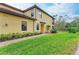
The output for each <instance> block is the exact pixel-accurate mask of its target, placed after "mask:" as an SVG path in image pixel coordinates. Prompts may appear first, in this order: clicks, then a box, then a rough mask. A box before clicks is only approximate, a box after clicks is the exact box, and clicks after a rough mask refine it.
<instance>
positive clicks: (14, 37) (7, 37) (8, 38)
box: [0, 32, 40, 41]
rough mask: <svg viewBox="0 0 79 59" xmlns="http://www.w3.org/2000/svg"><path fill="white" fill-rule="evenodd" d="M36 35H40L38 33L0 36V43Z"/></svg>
mask: <svg viewBox="0 0 79 59" xmlns="http://www.w3.org/2000/svg"><path fill="white" fill-rule="evenodd" d="M38 34H40V33H38V32H34V33H31V32H28V33H26V32H23V33H12V34H1V35H0V41H6V40H10V39H16V38H22V37H27V36H33V35H38Z"/></svg>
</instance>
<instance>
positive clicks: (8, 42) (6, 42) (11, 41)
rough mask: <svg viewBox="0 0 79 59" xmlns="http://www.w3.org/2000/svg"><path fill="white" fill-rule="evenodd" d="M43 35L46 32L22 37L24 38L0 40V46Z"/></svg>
mask: <svg viewBox="0 0 79 59" xmlns="http://www.w3.org/2000/svg"><path fill="white" fill-rule="evenodd" d="M43 35H47V34H40V35H35V36H29V37H24V38H19V39H14V40H8V41H4V42H0V47H3V46H6V45H9V44H12V43H17V42H21V41H23V40H27V39H30V38H36V37H40V36H43Z"/></svg>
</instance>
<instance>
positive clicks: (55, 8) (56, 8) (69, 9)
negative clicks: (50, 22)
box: [9, 3, 79, 18]
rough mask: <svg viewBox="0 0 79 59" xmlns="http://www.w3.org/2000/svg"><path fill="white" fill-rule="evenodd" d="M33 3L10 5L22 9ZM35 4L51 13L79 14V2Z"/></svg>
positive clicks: (72, 15)
mask: <svg viewBox="0 0 79 59" xmlns="http://www.w3.org/2000/svg"><path fill="white" fill-rule="evenodd" d="M9 4H10V3H9ZM34 4H35V3H13V4H12V3H11V4H10V5H12V6H14V7H17V8H19V9H22V10H24V9H27V8H29V7H31V6H32V5H34ZM36 5H38V6H39V7H40V8H42V9H43V10H45V11H46V12H48V13H49V14H51V15H56V14H57V15H69V16H70V17H71V18H73V17H74V16H79V3H36Z"/></svg>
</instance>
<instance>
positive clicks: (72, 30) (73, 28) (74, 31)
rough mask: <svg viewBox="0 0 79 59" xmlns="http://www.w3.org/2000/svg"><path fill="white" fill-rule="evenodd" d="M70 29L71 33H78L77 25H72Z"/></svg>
mask: <svg viewBox="0 0 79 59" xmlns="http://www.w3.org/2000/svg"><path fill="white" fill-rule="evenodd" d="M68 31H69V32H70V33H76V32H77V29H76V28H75V27H70V28H69V29H68Z"/></svg>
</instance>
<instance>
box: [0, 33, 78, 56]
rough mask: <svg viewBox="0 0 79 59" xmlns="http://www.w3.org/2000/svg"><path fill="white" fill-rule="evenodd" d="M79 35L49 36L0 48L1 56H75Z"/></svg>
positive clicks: (60, 34) (59, 34) (61, 34)
mask: <svg viewBox="0 0 79 59" xmlns="http://www.w3.org/2000/svg"><path fill="white" fill-rule="evenodd" d="M78 35H79V34H73V33H66V32H64V33H57V34H48V35H45V36H42V37H38V38H33V39H29V40H25V41H22V42H19V43H15V44H11V45H8V46H5V47H1V48H0V54H9V55H10V54H17V55H18V54H19V55H52V54H74V52H75V49H76V45H77V42H78Z"/></svg>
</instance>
